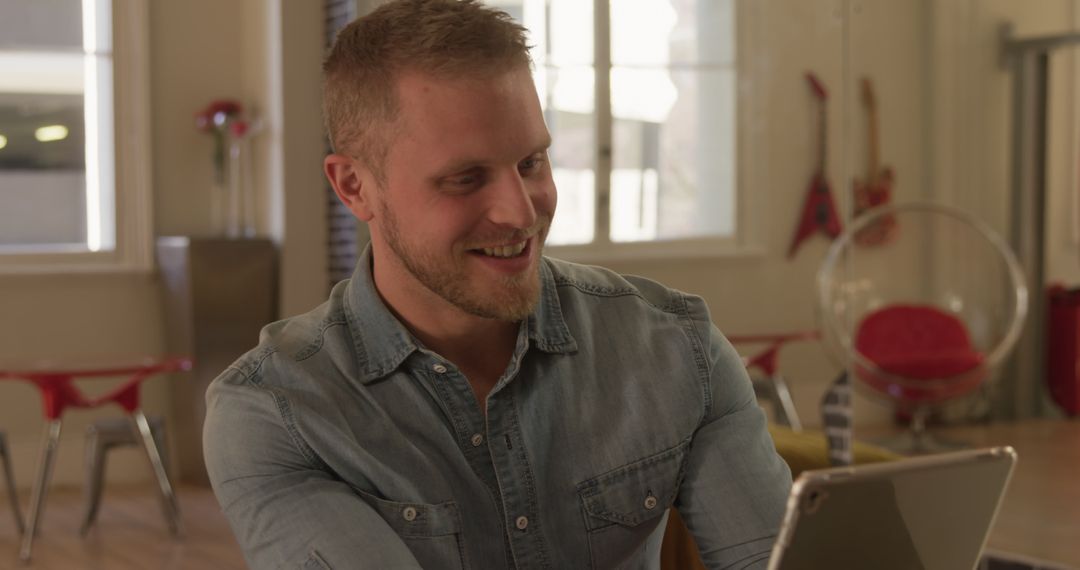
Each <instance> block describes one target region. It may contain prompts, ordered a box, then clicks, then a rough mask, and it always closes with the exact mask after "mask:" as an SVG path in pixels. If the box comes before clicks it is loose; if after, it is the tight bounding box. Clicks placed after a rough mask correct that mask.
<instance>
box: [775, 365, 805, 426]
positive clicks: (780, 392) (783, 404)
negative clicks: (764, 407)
mask: <svg viewBox="0 0 1080 570" xmlns="http://www.w3.org/2000/svg"><path fill="white" fill-rule="evenodd" d="M771 379H772V385H773V390H775V392H776V400H777V401H776V405H777V408H778V410H779V411H781V412H782V413H783V415H784V417H785V418H786V419H787V424H788V426H790V427H791V429H793V430H795V431H802V422H801V421H800V420H799V412H797V411H795V401H794V400H792V399H791V390H789V389H788V385H787V381H786V380H784V377H783V376H781V375H780V374H774V375H773V376H772V378H771Z"/></svg>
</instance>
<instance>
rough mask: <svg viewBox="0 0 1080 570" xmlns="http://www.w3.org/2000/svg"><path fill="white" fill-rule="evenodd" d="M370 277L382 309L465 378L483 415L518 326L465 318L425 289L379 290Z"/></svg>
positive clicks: (465, 314)
mask: <svg viewBox="0 0 1080 570" xmlns="http://www.w3.org/2000/svg"><path fill="white" fill-rule="evenodd" d="M376 265H378V264H376ZM373 273H374V282H375V289H376V291H377V292H378V294H379V296H380V297H381V298H382V300H383V303H385V304H386V306H387V308H389V309H390V311H391V312H392V313H394V315H395V316H396V317H397V318H398V320H399V321H401V323H402V324H403V325H405V327H406V328H407V329H409V332H411V333H412V334H413V335H414V336H415V337H416V338H417V339H418V340H420V342H421V343H423V344H424V346H426V347H427V348H429V349H430V350H433V351H435V352H436V353H438V354H439V355H441V356H442V357H443V358H446V359H447V360H449V361H450V362H452V363H453V364H454V365H455V366H457V367H458V369H460V370H461V371H462V373H464V374H465V376H466V378H468V380H469V383H470V384H471V385H472V388H473V392H474V393H475V394H476V396H477V400H478V401H479V402H480V404H481V409H483V407H484V401H485V399H486V397H487V394H488V392H490V390H491V389H492V388H493V387H494V386H495V384H496V382H498V380H499V378H500V377H501V376H502V374H503V372H505V370H506V368H507V366H508V365H509V363H510V359H511V357H512V356H513V353H514V347H515V346H516V345H517V336H518V330H519V328H520V322H510V321H502V320H498V319H489V318H484V317H479V316H476V315H472V314H469V313H467V312H465V311H463V310H462V309H460V308H458V307H457V306H455V305H453V304H451V303H449V302H447V301H446V300H444V299H442V298H441V297H438V296H437V295H435V294H434V293H432V292H431V291H428V290H426V289H424V290H415V291H412V290H403V289H402V288H395V287H383V286H380V283H379V281H380V279H379V271H378V270H377V269H373Z"/></svg>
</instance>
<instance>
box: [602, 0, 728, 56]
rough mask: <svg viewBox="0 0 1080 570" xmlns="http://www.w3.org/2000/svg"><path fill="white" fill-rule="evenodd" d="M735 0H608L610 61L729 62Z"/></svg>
mask: <svg viewBox="0 0 1080 570" xmlns="http://www.w3.org/2000/svg"><path fill="white" fill-rule="evenodd" d="M734 2H735V0H611V59H612V63H613V64H614V65H616V66H629V67H635V66H656V65H672V66H683V65H706V66H716V65H723V66H730V65H734V63H735V6H734Z"/></svg>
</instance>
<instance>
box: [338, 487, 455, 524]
mask: <svg viewBox="0 0 1080 570" xmlns="http://www.w3.org/2000/svg"><path fill="white" fill-rule="evenodd" d="M353 490H354V491H356V494H357V495H360V497H361V498H362V499H364V502H366V503H367V504H368V505H370V506H371V508H373V509H375V510H376V511H377V512H378V513H379V515H380V516H381V517H382V518H383V520H385V521H386V523H387V524H389V525H390V528H393V529H394V532H396V533H397V534H398V535H399V536H445V535H448V534H457V533H459V532H461V517H460V515H459V513H458V506H457V503H455V502H454V501H446V502H445V503H438V504H427V503H408V502H401V501H390V500H387V499H383V498H381V497H376V496H375V495H373V494H371V493H369V492H366V491H361V490H359V489H357V488H355V487H353Z"/></svg>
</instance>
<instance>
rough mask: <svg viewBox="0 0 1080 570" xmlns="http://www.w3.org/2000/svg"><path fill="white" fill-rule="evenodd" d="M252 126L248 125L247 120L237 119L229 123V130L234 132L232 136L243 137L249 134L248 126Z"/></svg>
mask: <svg viewBox="0 0 1080 570" xmlns="http://www.w3.org/2000/svg"><path fill="white" fill-rule="evenodd" d="M250 126H251V125H248V122H247V121H244V120H242V119H237V120H234V121H233V122H232V123H230V124H229V131H230V132H232V136H234V137H236V138H243V136H244V135H246V134H247V132H248V128H250Z"/></svg>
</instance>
